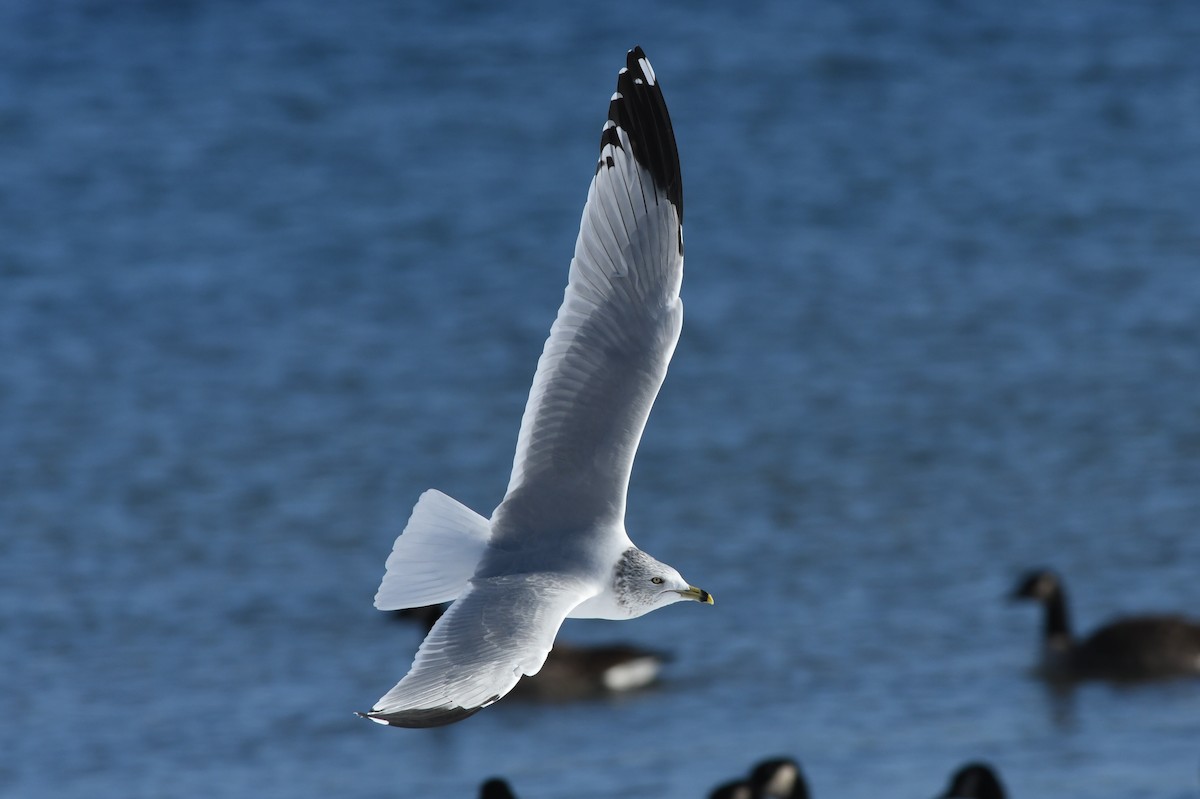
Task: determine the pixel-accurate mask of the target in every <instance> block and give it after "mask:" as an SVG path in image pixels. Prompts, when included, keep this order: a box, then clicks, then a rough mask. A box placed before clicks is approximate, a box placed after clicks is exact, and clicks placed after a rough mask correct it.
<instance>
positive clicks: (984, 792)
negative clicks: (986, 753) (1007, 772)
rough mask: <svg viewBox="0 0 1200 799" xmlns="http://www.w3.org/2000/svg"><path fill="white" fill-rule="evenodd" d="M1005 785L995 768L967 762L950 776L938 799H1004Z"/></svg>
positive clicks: (984, 764)
mask: <svg viewBox="0 0 1200 799" xmlns="http://www.w3.org/2000/svg"><path fill="white" fill-rule="evenodd" d="M1006 795H1007V794H1005V792H1004V785H1003V784H1001V782H1000V777H999V776H998V775H997V774H996V771H995V769H993V768H992V767H991V766H989V765H988V764H986V763H978V762H976V763H967V764H966V765H964V766H963V767H962V768H960V769H959V770H958V771H956V772H954V774H953V775H951V777H950V784H949V785H948V786H947V787H946V790H945V791H944V792H942V793H940V794H938V796H937V799H1004V798H1005V796H1006Z"/></svg>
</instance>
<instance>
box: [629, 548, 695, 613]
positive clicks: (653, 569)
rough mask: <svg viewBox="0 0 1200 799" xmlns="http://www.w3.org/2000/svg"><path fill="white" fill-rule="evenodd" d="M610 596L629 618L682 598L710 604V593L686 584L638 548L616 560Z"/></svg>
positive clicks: (680, 577) (672, 570)
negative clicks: (614, 597) (612, 595)
mask: <svg viewBox="0 0 1200 799" xmlns="http://www.w3.org/2000/svg"><path fill="white" fill-rule="evenodd" d="M613 593H614V594H615V595H616V598H617V604H618V605H620V606H621V608H622V609H623V610H624V611H625V612H627V613H628V614H629V617H630V618H633V617H635V616H641V615H643V614H645V613H649V612H650V611H652V610H656V609H657V608H661V607H663V606H665V605H670V604H672V603H674V602H682V601H683V600H685V599H690V600H694V601H696V602H703V603H704V604H707V605H711V604H713V598H712V594H710V593H708V592H707V591H705V590H704V589H702V588H697V587H696V586H694V585H691V584H689V583H688V581H687V580H685V579H683V577H682V575H680V574H679V572H677V571H675V569H673V568H671V567H670V566H668V565H667V564H665V563H662V562H661V561H658V560H655V559H654V558H652V557H650V556H649V555H647V554H646V553H645V552H643V551H641V550H640V549H638V548H637V547H630V548H629V549H627V550H625V552H624V553H622V555H621V557H620V559H619V560H618V561H617V565H616V568H615V569H614V570H613Z"/></svg>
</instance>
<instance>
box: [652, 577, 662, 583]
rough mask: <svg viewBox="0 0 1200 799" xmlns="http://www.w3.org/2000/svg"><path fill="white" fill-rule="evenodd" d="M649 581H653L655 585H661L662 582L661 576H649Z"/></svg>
mask: <svg viewBox="0 0 1200 799" xmlns="http://www.w3.org/2000/svg"><path fill="white" fill-rule="evenodd" d="M650 582H652V583H654V584H655V585H662V584H663V578H661V577H651V578H650Z"/></svg>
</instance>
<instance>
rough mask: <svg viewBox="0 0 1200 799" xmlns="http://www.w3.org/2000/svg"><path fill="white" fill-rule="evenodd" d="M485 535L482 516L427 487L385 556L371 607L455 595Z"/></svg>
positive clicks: (468, 576) (464, 582) (430, 602)
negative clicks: (384, 564)
mask: <svg viewBox="0 0 1200 799" xmlns="http://www.w3.org/2000/svg"><path fill="white" fill-rule="evenodd" d="M490 535H491V526H490V524H489V522H488V520H487V519H485V518H483V517H482V516H480V515H479V514H478V513H476V512H475V511H473V510H471V509H470V508H468V507H467V506H466V505H463V504H462V503H461V502H458V501H457V500H454V499H451V498H450V497H448V496H446V495H445V494H443V493H442V492H441V491H436V490H433V489H430V490H429V491H426V492H425V493H424V494H422V495H421V497H420V499H418V500H417V504H416V506H415V507H414V508H413V511H412V515H411V516H409V517H408V524H407V525H405V526H404V532H402V533H401V534H400V535H399V536H398V537H397V538H396V543H395V545H394V546H393V547H392V554H391V555H389V556H388V559H387V571H386V573H385V574H384V575H383V582H381V583H380V584H379V590H378V591H377V592H376V593H375V607H377V608H379V609H380V610H400V609H401V608H418V607H423V606H425V605H437V604H440V603H442V602H449V601H451V600H454V599H457V598H458V596H459V594H461V593H462V592H463V589H464V588H466V587H467V581H468V580H470V579H471V577H472V575H474V574H475V567H476V566H478V565H479V560H480V558H482V557H483V552H484V550H485V549H487V542H488V537H489V536H490Z"/></svg>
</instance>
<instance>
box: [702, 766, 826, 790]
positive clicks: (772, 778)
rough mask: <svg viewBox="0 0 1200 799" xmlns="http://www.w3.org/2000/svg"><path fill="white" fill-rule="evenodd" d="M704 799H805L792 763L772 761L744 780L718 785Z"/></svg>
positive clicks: (802, 783) (801, 777)
mask: <svg viewBox="0 0 1200 799" xmlns="http://www.w3.org/2000/svg"><path fill="white" fill-rule="evenodd" d="M708 799H808V783H807V782H806V781H805V779H804V772H803V771H802V770H801V769H800V764H799V763H797V762H796V761H795V760H792V759H791V758H788V757H773V758H770V759H768V760H763V761H762V762H760V763H758V764H756V765H755V766H754V767H753V768H752V769H750V773H749V774H748V775H747V776H745V777H743V778H740V779H736V780H731V781H729V782H726V783H722V784H721V785H718V786H717V787H716V788H714V789H713V790H712V792H711V793H709V795H708Z"/></svg>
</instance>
